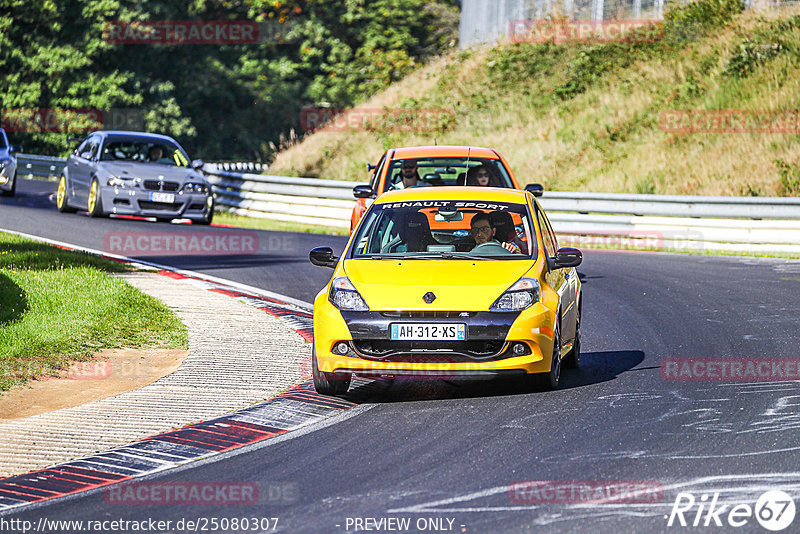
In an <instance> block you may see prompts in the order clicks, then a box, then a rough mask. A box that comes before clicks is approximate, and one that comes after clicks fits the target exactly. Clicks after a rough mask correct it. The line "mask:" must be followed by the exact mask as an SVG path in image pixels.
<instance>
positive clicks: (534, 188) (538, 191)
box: [525, 184, 544, 197]
mask: <svg viewBox="0 0 800 534" xmlns="http://www.w3.org/2000/svg"><path fill="white" fill-rule="evenodd" d="M525 191H530V192H531V193H533V196H535V197H540V196H542V193H544V187H542V184H528V185H526V186H525Z"/></svg>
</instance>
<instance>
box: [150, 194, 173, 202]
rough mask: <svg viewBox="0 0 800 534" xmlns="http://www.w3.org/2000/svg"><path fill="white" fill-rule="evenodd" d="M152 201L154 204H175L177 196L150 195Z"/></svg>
mask: <svg viewBox="0 0 800 534" xmlns="http://www.w3.org/2000/svg"><path fill="white" fill-rule="evenodd" d="M150 200H152V201H153V202H166V203H167V204H172V203H173V202H175V195H174V194H172V193H150Z"/></svg>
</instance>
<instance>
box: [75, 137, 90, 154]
mask: <svg viewBox="0 0 800 534" xmlns="http://www.w3.org/2000/svg"><path fill="white" fill-rule="evenodd" d="M90 143H91V140H90V139H85V140H84V141H83V143H81V144H80V145H78V148H76V149H75V155H76V156H80V157H82V158H86V156H87V155H88V154H89V144H90Z"/></svg>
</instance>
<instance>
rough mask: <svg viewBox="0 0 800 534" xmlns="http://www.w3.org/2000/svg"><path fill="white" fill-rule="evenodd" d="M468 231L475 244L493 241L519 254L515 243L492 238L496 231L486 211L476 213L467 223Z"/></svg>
mask: <svg viewBox="0 0 800 534" xmlns="http://www.w3.org/2000/svg"><path fill="white" fill-rule="evenodd" d="M469 226H470V230H469V233H470V234H471V235H472V238H473V239H474V240H475V246H479V245H483V244H484V243H490V242H495V243H497V244H498V245H500V246H501V247H503V248H504V249H506V250H507V251H509V252H513V253H514V254H520V248H519V247H518V246H517V245H516V244H515V243H500V242H499V241H497V240H496V239H495V238H494V234H495V232H496V231H497V230H496V228H495V227H494V226H493V225H492V221H491V219H490V218H489V214H488V213H482V212H481V213H476V214H475V215H474V216H473V217H472V220H471V221H470V223H469Z"/></svg>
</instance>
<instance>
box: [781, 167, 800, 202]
mask: <svg viewBox="0 0 800 534" xmlns="http://www.w3.org/2000/svg"><path fill="white" fill-rule="evenodd" d="M775 166H776V167H777V168H778V176H780V182H781V186H782V187H783V191H784V193H785V194H787V195H800V166H798V165H797V164H793V163H787V162H785V161H783V160H780V159H776V160H775Z"/></svg>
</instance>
